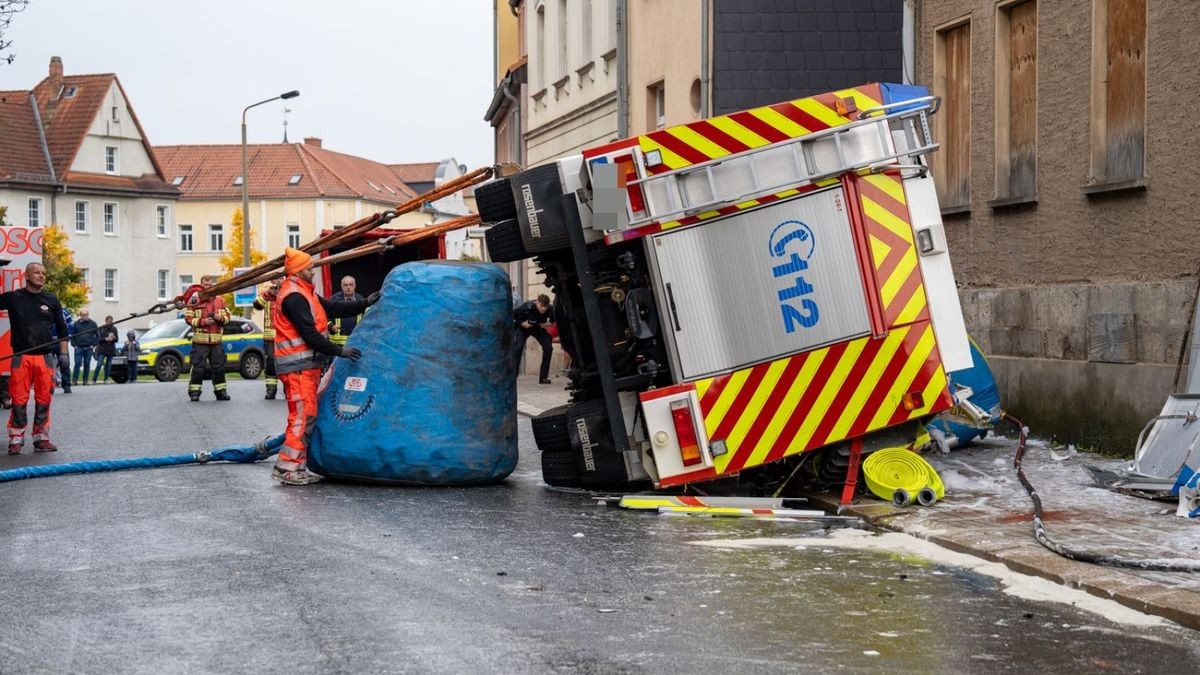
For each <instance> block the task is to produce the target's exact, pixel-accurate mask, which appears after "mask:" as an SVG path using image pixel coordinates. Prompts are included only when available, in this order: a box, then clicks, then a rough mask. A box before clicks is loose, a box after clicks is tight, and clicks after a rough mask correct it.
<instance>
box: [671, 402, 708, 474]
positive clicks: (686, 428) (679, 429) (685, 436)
mask: <svg viewBox="0 0 1200 675" xmlns="http://www.w3.org/2000/svg"><path fill="white" fill-rule="evenodd" d="M671 420H672V421H674V422H675V435H676V436H678V437H679V455H680V456H681V457H682V458H683V465H684V466H692V465H693V464H700V463H701V462H702V461H704V460H703V458H702V457H700V444H699V443H697V442H696V425H695V424H694V423H693V422H692V406H690V405H688V402H687V400H686V399H680V400H678V401H671Z"/></svg>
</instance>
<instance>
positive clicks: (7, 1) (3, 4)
mask: <svg viewBox="0 0 1200 675" xmlns="http://www.w3.org/2000/svg"><path fill="white" fill-rule="evenodd" d="M28 5H29V0H0V63H3V64H10V63H12V62H13V60H14V59H16V58H17V55H16V54H9V55H7V56H5V55H4V50H6V49H8V48H9V46H11V45H12V40H5V39H4V34H5V33H7V32H8V26H9V24H11V23H12V20H13V15H14V14H17V13H19V12H23V11H25V8H26V7H27V6H28Z"/></svg>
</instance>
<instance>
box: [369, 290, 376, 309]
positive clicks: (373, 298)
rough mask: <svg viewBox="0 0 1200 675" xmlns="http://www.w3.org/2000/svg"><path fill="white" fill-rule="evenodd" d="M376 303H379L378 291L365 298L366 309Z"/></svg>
mask: <svg viewBox="0 0 1200 675" xmlns="http://www.w3.org/2000/svg"><path fill="white" fill-rule="evenodd" d="M377 302H379V291H375V292H374V293H372V294H370V295H368V296H367V307H370V306H371V305H373V304H375V303H377Z"/></svg>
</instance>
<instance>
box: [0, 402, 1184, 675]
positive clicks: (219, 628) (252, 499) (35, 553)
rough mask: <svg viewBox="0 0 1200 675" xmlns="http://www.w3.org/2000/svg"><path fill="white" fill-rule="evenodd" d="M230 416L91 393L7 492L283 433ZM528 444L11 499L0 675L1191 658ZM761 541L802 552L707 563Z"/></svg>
mask: <svg viewBox="0 0 1200 675" xmlns="http://www.w3.org/2000/svg"><path fill="white" fill-rule="evenodd" d="M231 391H232V393H233V395H234V397H235V401H234V402H233V403H230V404H219V403H216V402H212V401H205V402H203V403H200V404H188V403H187V402H186V394H185V385H184V384H183V383H175V384H173V385H168V384H160V383H139V384H136V385H129V386H118V385H108V386H100V387H88V388H86V389H85V388H83V387H80V388H77V389H76V392H75V393H74V394H71V395H70V396H62V395H59V396H58V397H57V398H56V402H55V409H54V423H55V440H56V441H57V442H58V444H59V446H60V447H61V448H62V451H61V452H59V453H56V454H55V455H50V456H45V455H37V456H33V455H30V454H24V455H21V456H19V457H15V458H13V457H0V470H2V469H8V468H13V467H17V466H25V465H30V464H36V463H43V462H47V463H53V462H66V461H76V460H82V459H99V458H114V457H137V456H145V455H158V454H175V453H179V452H191V451H195V450H198V449H206V448H210V447H215V446H219V445H224V444H229V443H234V442H243V441H246V440H257V439H259V438H262V437H264V436H267V435H269V434H273V433H275V432H276V430H277V429H281V428H282V426H283V419H284V407H283V404H282V402H281V401H274V402H270V401H263V400H261V392H262V384H261V382H240V381H239V382H232V383H231ZM208 396H211V395H210V394H208V393H207V392H206V397H208ZM520 429H521V448H522V458H521V463H520V466H519V467H518V470H517V472H516V473H515V474H514V475H513V476H512V477H510V478H509V480H507V481H506V482H505V483H503V484H501V485H496V486H491V487H485V488H474V489H461V488H441V489H438V488H382V487H365V486H356V485H339V484H320V485H317V486H312V487H309V488H284V487H281V486H277V485H275V484H273V483H272V482H271V481H270V480H269V479H268V472H269V466H268V465H266V464H260V465H255V466H243V465H236V466H231V465H211V466H193V467H183V468H168V469H157V470H150V471H140V472H124V473H116V474H95V475H87V476H72V477H61V478H50V479H35V480H27V481H21V482H15V483H4V484H0V589H2V592H3V595H4V599H3V608H4V611H3V612H2V613H0V672H6V673H7V672H88V673H94V672H146V673H152V672H153V673H159V672H213V671H217V672H247V671H253V672H413V673H426V672H428V673H447V672H464V671H474V670H479V669H487V670H488V671H491V672H590V673H614V672H663V671H667V670H676V671H692V672H702V673H710V672H711V673H716V672H743V673H759V672H761V673H777V672H829V671H833V670H844V671H848V672H883V671H888V672H922V673H952V672H954V673H957V672H972V673H993V672H994V673H1005V672H1030V671H1039V670H1051V669H1053V670H1058V671H1067V672H1077V671H1085V670H1086V671H1104V672H1165V671H1174V672H1189V671H1190V670H1192V669H1193V668H1194V667H1195V664H1196V663H1197V660H1198V659H1200V634H1197V633H1195V632H1193V631H1189V630H1186V629H1182V628H1179V627H1176V626H1173V625H1169V624H1167V625H1162V626H1159V627H1137V626H1129V625H1122V624H1117V623H1113V622H1110V621H1108V620H1106V619H1104V618H1101V617H1100V616H1098V615H1095V614H1091V613H1087V612H1083V611H1080V610H1078V609H1075V608H1073V607H1071V606H1069V605H1065V604H1059V603H1042V602H1032V601H1028V600H1023V599H1020V598H1017V597H1014V596H1011V595H1008V594H1005V593H1004V592H1003V588H1002V587H1001V585H1000V584H999V582H997V581H995V580H993V579H991V578H988V577H983V576H979V575H977V574H974V573H971V572H966V571H962V570H960V569H956V568H952V567H946V566H942V565H938V564H935V563H931V562H929V561H926V560H923V559H919V558H912V557H910V556H903V555H896V554H889V553H887V552H874V551H861V550H844V549H837V548H832V547H827V546H825V545H823V543H822V542H823V540H822V537H824V536H825V534H824V533H821V532H810V531H807V529H806V528H805V527H804V526H802V525H798V524H795V523H769V522H750V521H743V520H725V519H721V520H712V519H698V518H688V517H666V516H656V515H651V514H646V513H634V512H628V511H622V510H619V509H614V508H608V507H603V506H596V505H595V504H594V502H593V501H592V500H590V499H588V498H586V497H585V496H582V495H578V494H568V493H562V492H554V491H550V490H547V489H546V488H545V487H544V486H543V485H542V484H541V482H540V479H539V474H538V461H537V459H538V458H537V456H536V451H535V450H533V440H532V436H531V434H530V431H529V425H528V422H527V421H526V420H524V419H522V420H521V423H520ZM26 452H27V453H28V452H29V451H28V450H27V451H26ZM757 537H773V538H780V537H795V538H804V539H801V540H799V541H797V542H796V546H782V547H770V548H756V549H748V550H741V549H738V550H726V549H714V548H709V547H704V546H698V545H696V542H700V541H712V540H725V539H728V540H741V539H749V538H757Z"/></svg>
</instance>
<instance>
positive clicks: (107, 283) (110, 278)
mask: <svg viewBox="0 0 1200 675" xmlns="http://www.w3.org/2000/svg"><path fill="white" fill-rule="evenodd" d="M104 299H105V300H116V299H117V271H116V270H115V269H112V268H109V269H106V270H104Z"/></svg>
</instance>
